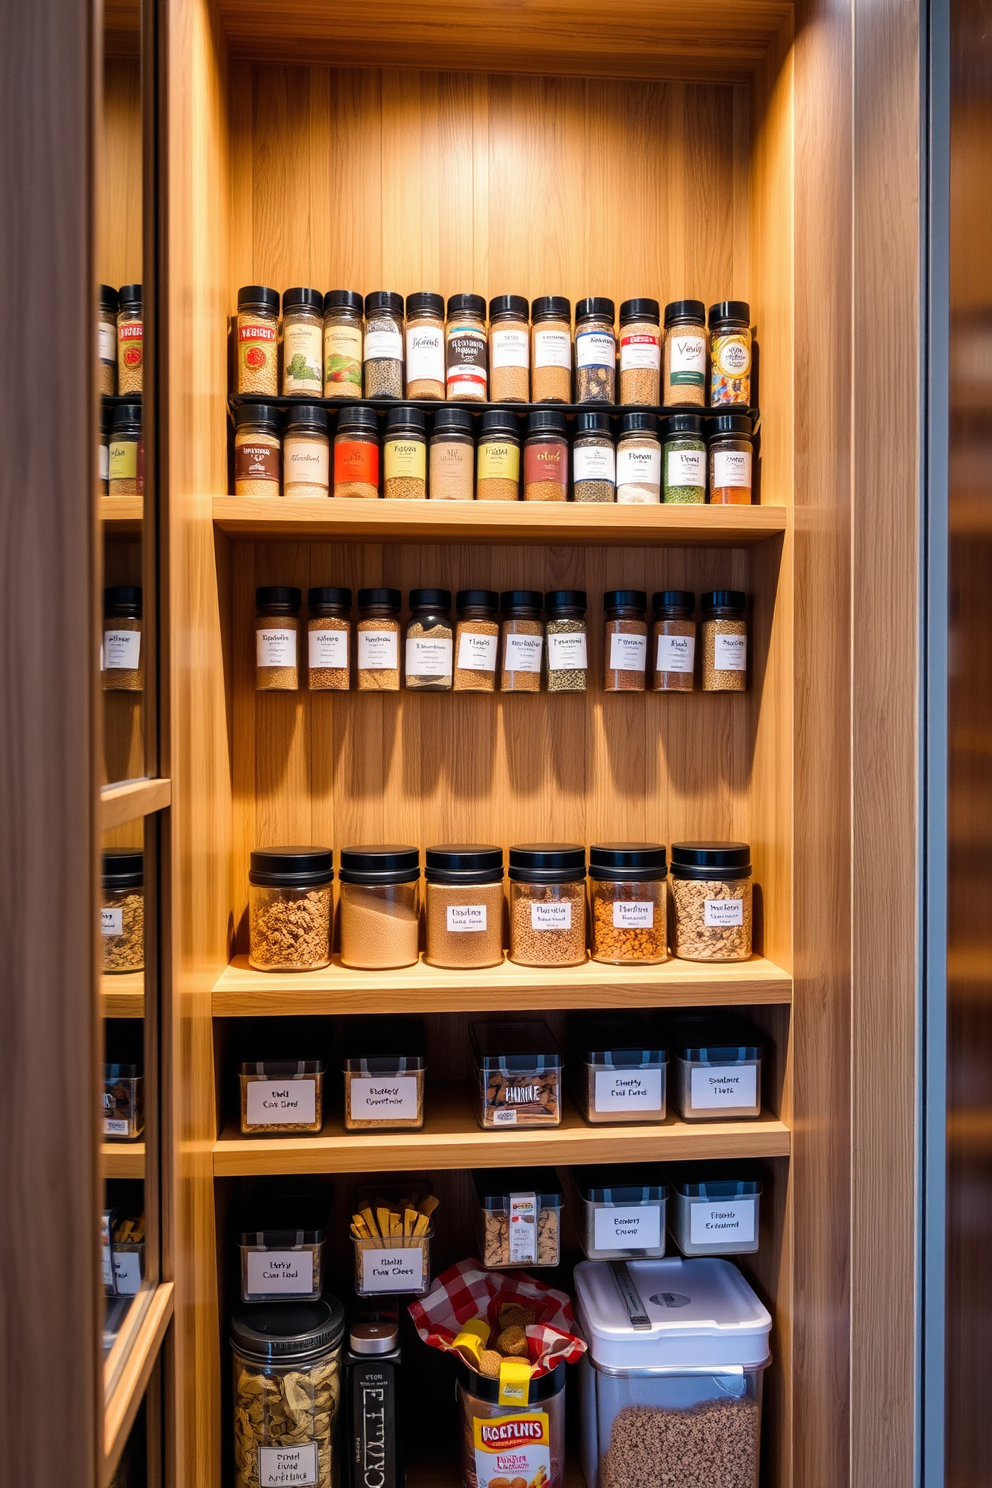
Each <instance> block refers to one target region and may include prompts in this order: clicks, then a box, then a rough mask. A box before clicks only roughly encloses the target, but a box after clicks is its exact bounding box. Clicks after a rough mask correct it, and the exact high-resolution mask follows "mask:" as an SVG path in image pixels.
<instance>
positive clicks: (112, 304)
mask: <svg viewBox="0 0 992 1488" xmlns="http://www.w3.org/2000/svg"><path fill="white" fill-rule="evenodd" d="M119 303H120V299H119V296H118V294H117V291H116V289H115V288H114V286H113V285H112V284H101V285H100V309H101V310H110V311H112V312H113V313H114V314H115V315H116V314H117V307H118V304H119Z"/></svg>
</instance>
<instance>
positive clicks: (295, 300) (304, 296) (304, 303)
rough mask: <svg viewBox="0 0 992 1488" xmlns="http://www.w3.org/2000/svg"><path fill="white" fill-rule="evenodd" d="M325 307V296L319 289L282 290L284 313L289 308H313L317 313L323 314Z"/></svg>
mask: <svg viewBox="0 0 992 1488" xmlns="http://www.w3.org/2000/svg"><path fill="white" fill-rule="evenodd" d="M323 309H324V296H323V295H322V294H321V292H320V290H319V289H303V288H296V289H284V290H283V292H282V313H283V315H285V314H286V311H287V310H312V311H313V312H314V314H315V315H321V314H322V313H323Z"/></svg>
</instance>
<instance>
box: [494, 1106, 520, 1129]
mask: <svg viewBox="0 0 992 1488" xmlns="http://www.w3.org/2000/svg"><path fill="white" fill-rule="evenodd" d="M489 1119H490V1120H491V1122H492V1124H493V1126H516V1124H517V1113H516V1111H515V1110H514V1109H513V1107H512V1106H503V1108H502V1109H501V1110H499V1111H491V1112H490V1113H489Z"/></svg>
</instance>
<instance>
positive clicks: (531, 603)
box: [499, 589, 544, 692]
mask: <svg viewBox="0 0 992 1488" xmlns="http://www.w3.org/2000/svg"><path fill="white" fill-rule="evenodd" d="M499 607H500V611H501V613H502V616H503V621H502V625H501V627H500V628H501V631H502V640H503V664H502V669H501V671H500V676H499V690H500V692H540V690H541V661H542V657H543V655H544V627H543V625H542V624H541V595H540V592H539V591H538V590H536V589H508V590H507V591H506V593H505V594H501V595H500V601H499Z"/></svg>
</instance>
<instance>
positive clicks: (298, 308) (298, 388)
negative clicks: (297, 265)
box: [282, 289, 324, 398]
mask: <svg viewBox="0 0 992 1488" xmlns="http://www.w3.org/2000/svg"><path fill="white" fill-rule="evenodd" d="M282 390H283V394H284V395H285V396H288V397H293V396H295V395H299V394H303V395H304V396H305V397H309V398H319V397H320V396H321V394H322V393H323V391H324V296H323V295H322V294H321V292H320V290H319V289H287V290H286V291H285V292H284V293H283V297H282Z"/></svg>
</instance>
